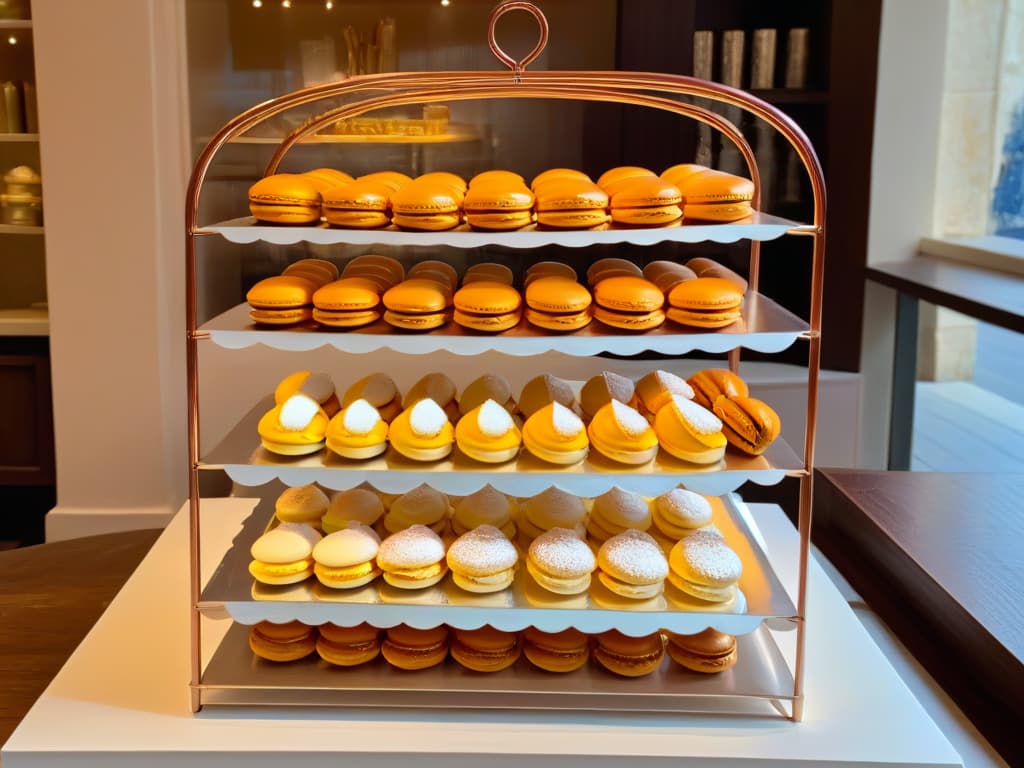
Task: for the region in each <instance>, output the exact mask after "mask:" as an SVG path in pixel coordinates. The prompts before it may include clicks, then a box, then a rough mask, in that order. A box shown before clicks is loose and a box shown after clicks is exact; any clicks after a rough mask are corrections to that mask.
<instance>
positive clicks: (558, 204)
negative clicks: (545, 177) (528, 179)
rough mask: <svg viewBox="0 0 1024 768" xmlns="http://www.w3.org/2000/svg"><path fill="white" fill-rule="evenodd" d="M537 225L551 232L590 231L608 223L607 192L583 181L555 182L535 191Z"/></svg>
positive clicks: (567, 180)
mask: <svg viewBox="0 0 1024 768" xmlns="http://www.w3.org/2000/svg"><path fill="white" fill-rule="evenodd" d="M535 207H536V210H537V223H538V224H541V225H543V226H545V227H551V228H553V229H592V228H594V227H598V226H601V225H603V224H607V223H608V220H609V216H608V193H606V192H605V191H604V190H602V189H601V188H600V187H599V186H598V185H597V184H594V183H593V182H590V181H585V180H583V179H558V180H556V181H552V182H550V183H548V184H544V185H543V186H542V187H541V188H540V190H538V192H537V196H536V203H535Z"/></svg>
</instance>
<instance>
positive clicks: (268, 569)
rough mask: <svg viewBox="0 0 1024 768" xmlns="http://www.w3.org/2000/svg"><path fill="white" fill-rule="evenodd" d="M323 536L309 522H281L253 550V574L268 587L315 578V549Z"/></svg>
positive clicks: (258, 540)
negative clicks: (269, 585) (307, 523)
mask: <svg viewBox="0 0 1024 768" xmlns="http://www.w3.org/2000/svg"><path fill="white" fill-rule="evenodd" d="M320 539H321V536H320V534H319V533H318V532H317V531H316V530H315V529H314V528H313V527H312V526H311V525H306V524H305V523H281V524H280V525H279V526H277V527H276V528H272V529H270V530H269V531H267V532H266V533H264V534H263V535H262V536H260V537H259V538H258V539H256V541H254V542H253V544H252V547H251V548H250V550H249V554H251V555H252V562H251V563H249V573H251V574H252V576H253V578H254V579H256V580H257V581H259V582H262V583H264V584H273V585H281V584H295V583H297V582H300V581H305V580H306V579H308V578H309V577H310V576H312V575H313V547H314V545H315V544H316V543H317V542H318V541H320Z"/></svg>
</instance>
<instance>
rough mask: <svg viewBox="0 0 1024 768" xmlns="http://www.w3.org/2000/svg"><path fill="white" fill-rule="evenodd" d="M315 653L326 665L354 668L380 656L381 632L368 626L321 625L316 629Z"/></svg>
mask: <svg viewBox="0 0 1024 768" xmlns="http://www.w3.org/2000/svg"><path fill="white" fill-rule="evenodd" d="M318 630H319V632H318V634H319V636H318V637H317V640H316V652H317V653H318V654H319V655H320V658H321V659H323V660H324V661H326V662H327V663H328V664H333V665H335V666H337V667H355V666H358V665H359V664H365V663H366V662H368V661H373V660H374V659H375V658H377V656H378V655H379V654H380V636H381V631H380V630H379V629H377V628H376V627H371V626H370V625H369V624H365V623H364V624H359V625H357V626H354V627H339V626H338V625H337V624H331V623H330V622H328V623H326V624H321V625H320V626H319V627H318Z"/></svg>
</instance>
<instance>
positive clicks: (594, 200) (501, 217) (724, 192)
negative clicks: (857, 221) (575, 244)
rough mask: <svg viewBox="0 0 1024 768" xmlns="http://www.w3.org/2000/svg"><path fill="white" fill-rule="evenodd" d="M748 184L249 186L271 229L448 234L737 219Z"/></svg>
mask: <svg viewBox="0 0 1024 768" xmlns="http://www.w3.org/2000/svg"><path fill="white" fill-rule="evenodd" d="M753 198H754V184H753V182H752V181H750V180H749V179H745V178H743V177H741V176H735V175H733V174H730V173H725V172H723V171H716V170H712V169H710V168H707V167H706V166H703V165H698V164H695V163H681V164H678V165H673V166H672V167H670V168H667V169H665V170H664V171H663V172H662V173H661V174H660V175H659V174H656V173H655V172H654V171H651V170H650V169H647V168H642V167H639V166H618V167H615V168H612V169H610V170H608V171H605V172H604V173H603V174H601V176H600V177H598V179H597V181H596V182H595V181H594V180H593V179H591V177H590V176H588V175H587V174H585V173H583V172H582V171H578V170H575V169H571V168H552V169H549V170H547V171H544V172H543V173H540V174H538V175H537V176H535V177H534V178H533V179H532V181H531V182H530V185H529V186H527V184H526V180H525V179H524V178H523V177H522V176H521V175H520V174H518V173H514V172H512V171H507V170H490V171H484V172H483V173H479V174H477V175H476V176H474V177H472V178H471V179H470V180H469V182H468V183H467V182H466V180H465V179H463V178H462V177H461V176H458V175H457V174H454V173H448V172H446V171H434V172H431V173H425V174H422V175H420V176H417V177H416V178H412V177H410V176H407V175H406V174H404V173H399V172H397V171H378V172H376V173H370V174H366V175H364V176H360V177H358V178H355V179H353V178H352V177H351V176H350V175H348V174H346V173H343V172H342V171H338V170H335V169H332V168H317V169H314V170H312V171H306V172H304V173H297V174H293V173H280V174H274V175H271V176H266V177H264V178H263V179H260V180H259V181H258V182H256V183H255V184H253V185H252V186H251V187H250V188H249V210H250V212H251V213H252V215H253V216H254V217H255V218H256V219H257V220H258V221H261V222H265V223H269V224H299V225H310V224H318V223H319V222H320V221H321V219H323V220H325V221H326V222H327V223H328V224H329V225H332V226H338V227H349V228H356V229H373V228H379V227H386V226H388V225H390V224H395V225H396V226H398V227H401V228H403V229H411V230H427V231H443V230H448V229H453V228H454V227H457V226H459V225H460V224H461V223H462V222H463V220H465V222H466V223H467V224H469V225H470V226H471V227H474V228H477V229H484V230H495V231H508V230H515V229H520V228H522V227H525V226H529V225H530V224H534V223H537V224H539V225H541V226H544V227H550V228H554V229H591V228H593V227H598V226H603V225H605V224H608V223H609V222H612V223H614V224H618V225H623V226H627V227H635V226H641V227H657V226H666V225H669V224H673V223H675V222H678V221H679V220H680V219H681V218H683V217H685V218H687V219H695V220H700V221H724V222H728V221H736V220H738V219H742V218H744V217H746V216H749V215H750V214H751V213H752V208H751V203H752V201H753Z"/></svg>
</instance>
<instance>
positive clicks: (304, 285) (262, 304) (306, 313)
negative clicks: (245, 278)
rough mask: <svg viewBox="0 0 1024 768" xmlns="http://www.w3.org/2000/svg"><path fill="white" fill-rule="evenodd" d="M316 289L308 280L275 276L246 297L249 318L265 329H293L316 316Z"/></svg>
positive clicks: (264, 280)
mask: <svg viewBox="0 0 1024 768" xmlns="http://www.w3.org/2000/svg"><path fill="white" fill-rule="evenodd" d="M316 290H317V286H316V284H315V283H313V282H311V281H310V280H309V279H308V278H305V277H296V276H294V275H275V276H274V277H268V278H265V279H263V280H260V281H259V282H258V283H256V285H254V286H253V287H252V288H250V289H249V291H248V292H247V293H246V294H245V300H246V301H247V302H248V303H249V306H250V307H252V309H251V310H250V312H249V317H250V318H251V319H252V321H253V322H255V323H262V324H266V325H294V324H295V323H301V322H302V321H304V320H308V319H310V318H311V317H312V316H313V310H312V304H313V294H314V293H316Z"/></svg>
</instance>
